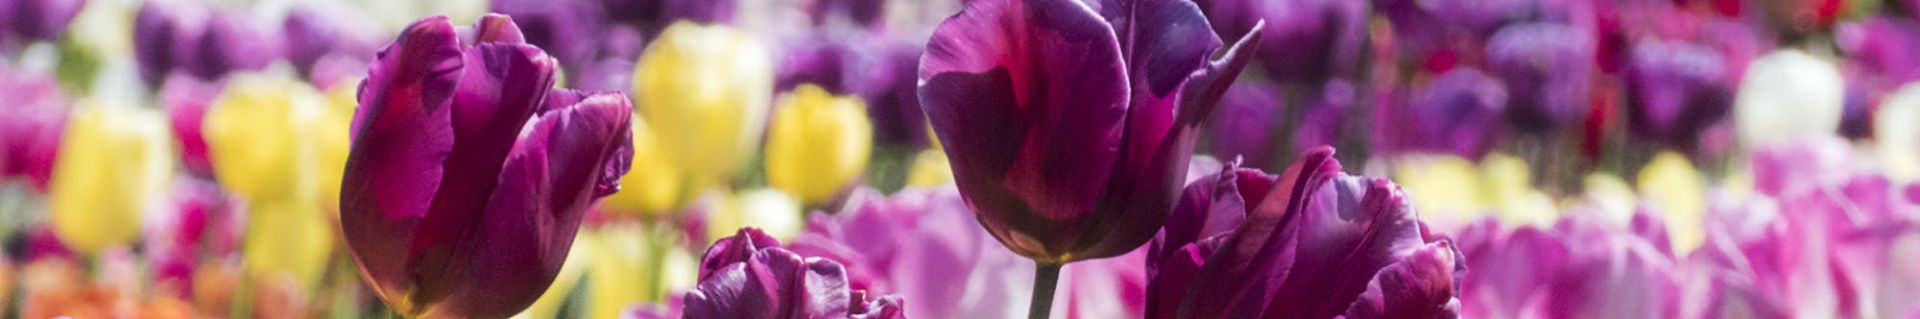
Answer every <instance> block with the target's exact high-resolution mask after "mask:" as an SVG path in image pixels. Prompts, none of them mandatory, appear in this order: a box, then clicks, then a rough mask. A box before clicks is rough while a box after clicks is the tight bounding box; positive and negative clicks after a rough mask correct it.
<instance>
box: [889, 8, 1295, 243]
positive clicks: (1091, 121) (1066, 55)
mask: <svg viewBox="0 0 1920 319" xmlns="http://www.w3.org/2000/svg"><path fill="white" fill-rule="evenodd" d="M1104 7H1106V8H1107V10H1103V11H1101V12H1100V13H1096V12H1095V11H1093V10H1092V9H1091V8H1088V7H1087V6H1086V5H1085V4H1082V3H1080V2H1077V1H1073V0H1034V1H1010V0H976V1H971V2H968V3H967V4H966V8H965V9H962V10H961V12H960V13H958V14H956V15H954V16H952V17H950V18H948V19H947V20H946V21H944V22H942V23H941V24H940V26H939V27H938V28H936V29H935V30H934V34H933V38H932V40H931V41H930V43H928V44H927V50H926V55H925V57H924V58H923V59H922V60H921V63H920V77H919V78H920V82H919V83H921V84H920V89H919V97H920V103H921V107H922V108H923V109H924V110H925V111H926V114H927V118H928V119H929V120H930V122H931V123H932V124H933V129H934V132H935V134H936V135H938V138H939V139H940V142H941V144H942V145H943V146H945V147H946V151H947V154H948V156H950V159H949V160H950V161H951V162H950V163H951V165H952V166H953V167H952V168H953V172H954V176H955V178H954V180H955V182H956V183H957V184H958V185H959V188H960V193H961V194H962V196H963V197H965V198H966V200H967V203H968V205H969V206H970V207H972V208H973V210H974V213H975V214H976V217H977V219H978V220H979V221H980V224H981V225H982V226H984V227H986V228H987V230H988V232H990V233H993V234H994V237H995V238H997V239H999V240H1000V242H1001V243H1002V244H1005V245H1006V246H1007V247H1008V248H1009V249H1011V250H1013V251H1014V252H1015V253H1017V254H1020V255H1021V256H1025V257H1028V258H1032V259H1034V260H1036V261H1039V262H1041V263H1050V264H1060V263H1065V262H1071V261H1075V260H1084V259H1092V258H1102V257H1110V256H1116V255H1119V254H1122V253H1126V252H1127V251H1131V250H1133V249H1134V248H1135V247H1139V246H1140V244H1142V243H1145V242H1146V240H1147V239H1149V238H1150V237H1152V235H1153V232H1154V230H1155V229H1157V228H1159V225H1160V222H1161V221H1162V220H1163V219H1165V218H1166V214H1167V212H1168V211H1169V210H1171V209H1172V208H1173V199H1174V197H1175V196H1176V195H1177V194H1178V193H1179V187H1180V182H1181V181H1183V180H1185V176H1184V173H1185V172H1186V168H1187V160H1188V159H1189V157H1190V156H1191V154H1192V149H1193V143H1194V136H1195V135H1196V132H1197V131H1198V126H1199V124H1201V122H1203V121H1204V120H1205V118H1206V115H1207V114H1209V113H1211V112H1212V110H1211V109H1212V108H1213V105H1214V102H1216V101H1218V100H1219V98H1220V96H1221V95H1222V94H1224V93H1225V91H1226V89H1227V87H1228V86H1229V85H1230V84H1231V83H1232V81H1233V79H1234V78H1235V77H1237V76H1238V73H1239V71H1240V70H1241V69H1242V68H1244V67H1245V65H1246V64H1245V63H1246V60H1247V56H1248V55H1249V54H1248V53H1249V51H1250V50H1252V49H1251V48H1248V47H1247V46H1249V45H1254V44H1251V43H1254V42H1257V41H1258V40H1257V36H1258V32H1255V33H1250V34H1248V36H1247V37H1243V38H1242V39H1241V40H1240V41H1239V42H1238V43H1236V44H1235V45H1234V48H1233V49H1230V50H1227V52H1226V53H1225V54H1224V55H1223V56H1224V58H1223V60H1218V61H1212V62H1209V61H1208V60H1207V59H1208V58H1209V57H1212V56H1214V55H1215V53H1217V52H1215V51H1216V50H1218V49H1219V48H1220V47H1221V43H1220V40H1219V38H1217V37H1216V36H1214V34H1213V32H1212V29H1211V28H1210V27H1208V26H1207V21H1206V19H1205V18H1204V17H1202V16H1201V15H1200V11H1199V9H1198V8H1197V7H1195V6H1194V5H1193V3H1191V2H1187V1H1185V0H1139V1H1122V3H1120V4H1116V5H1106V6H1104ZM1102 14H1105V16H1106V17H1108V18H1104V19H1103V18H1102ZM1116 35H1126V36H1125V37H1117V36H1116Z"/></svg>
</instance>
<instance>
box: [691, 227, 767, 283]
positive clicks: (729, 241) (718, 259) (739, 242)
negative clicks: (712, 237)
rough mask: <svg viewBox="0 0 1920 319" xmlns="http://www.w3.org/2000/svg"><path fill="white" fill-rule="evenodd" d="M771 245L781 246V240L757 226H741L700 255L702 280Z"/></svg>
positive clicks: (749, 257)
mask: <svg viewBox="0 0 1920 319" xmlns="http://www.w3.org/2000/svg"><path fill="white" fill-rule="evenodd" d="M770 247H780V240H777V239H773V237H772V236H767V234H766V233H764V232H761V231H760V229H757V228H752V227H748V228H741V229H740V232H739V233H737V234H735V235H733V236H729V237H726V238H721V239H720V240H719V241H715V242H713V245H712V246H707V252H706V253H705V254H703V255H702V256H701V257H700V281H701V282H706V281H707V279H708V278H709V277H712V276H714V275H715V274H716V273H717V272H719V271H720V270H721V268H725V267H727V265H728V264H732V263H741V262H746V261H747V260H748V259H751V258H752V257H753V252H755V251H759V250H760V249H764V248H770Z"/></svg>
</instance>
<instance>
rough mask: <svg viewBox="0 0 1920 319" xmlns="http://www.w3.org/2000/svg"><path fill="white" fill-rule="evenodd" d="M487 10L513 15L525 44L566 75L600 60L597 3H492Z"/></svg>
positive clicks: (602, 22)
mask: <svg viewBox="0 0 1920 319" xmlns="http://www.w3.org/2000/svg"><path fill="white" fill-rule="evenodd" d="M490 8H491V10H493V12H498V13H500V14H505V15H510V16H513V17H514V22H515V23H516V24H519V25H520V30H521V31H524V32H525V34H526V37H527V43H529V44H533V45H534V46H537V47H540V48H543V49H546V50H547V51H548V52H551V53H552V54H553V56H554V58H556V59H559V60H560V64H561V65H565V66H567V71H568V72H575V73H577V72H578V71H577V70H580V69H582V68H584V67H585V66H586V65H589V64H591V63H594V62H596V61H597V60H599V57H598V53H599V50H600V44H601V41H602V40H604V38H602V35H603V34H604V33H605V32H606V29H607V23H606V21H605V20H606V18H605V16H604V14H603V13H601V12H602V9H601V8H600V7H599V1H598V0H552V1H549V0H514V1H493V2H492V4H491V5H490ZM629 72H631V70H629ZM570 80H571V79H570Z"/></svg>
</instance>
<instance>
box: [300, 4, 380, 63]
mask: <svg viewBox="0 0 1920 319" xmlns="http://www.w3.org/2000/svg"><path fill="white" fill-rule="evenodd" d="M352 19H353V18H352V16H350V15H348V14H346V13H343V12H341V11H340V10H334V9H332V8H327V7H321V6H315V5H302V6H295V7H293V9H291V10H289V11H287V18H286V21H283V22H281V24H280V34H281V36H282V37H284V38H285V39H286V44H287V48H286V49H287V60H289V61H290V62H293V66H294V68H296V69H298V70H299V71H300V73H301V74H307V75H308V77H313V76H312V74H314V70H313V69H314V65H315V64H318V63H320V60H321V59H322V58H325V57H328V56H333V55H342V56H347V57H352V58H355V59H362V60H364V59H366V58H367V57H370V56H372V55H373V52H374V50H375V49H378V47H377V46H378V45H379V43H378V41H379V40H378V38H377V37H375V36H371V33H369V32H366V31H365V30H364V29H360V28H357V26H358V24H353V23H349V22H351V21H353V20H352Z"/></svg>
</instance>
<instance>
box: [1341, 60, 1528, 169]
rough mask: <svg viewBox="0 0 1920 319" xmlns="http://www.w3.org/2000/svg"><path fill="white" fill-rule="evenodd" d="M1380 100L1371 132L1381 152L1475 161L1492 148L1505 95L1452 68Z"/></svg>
mask: <svg viewBox="0 0 1920 319" xmlns="http://www.w3.org/2000/svg"><path fill="white" fill-rule="evenodd" d="M1382 100H1385V101H1386V102H1382V103H1380V105H1382V106H1383V108H1385V110H1381V111H1378V112H1376V115H1375V116H1376V118H1375V120H1376V121H1377V122H1376V123H1374V130H1375V131H1376V132H1375V134H1376V136H1377V138H1379V139H1380V140H1379V141H1376V142H1378V143H1382V144H1384V145H1383V148H1384V149H1387V150H1397V151H1430V152H1442V153H1449V154H1455V155H1460V156H1463V157H1467V158H1472V159H1479V158H1480V157H1482V156H1486V154H1487V153H1488V152H1491V151H1493V147H1494V145H1496V144H1498V141H1499V137H1500V135H1499V134H1500V133H1501V131H1500V126H1499V124H1500V120H1501V115H1502V114H1504V111H1503V110H1504V109H1505V108H1506V106H1507V90H1506V88H1505V87H1504V86H1501V84H1500V82H1499V80H1496V79H1494V78H1493V77H1491V76H1488V75H1487V74H1486V73H1481V72H1480V71H1478V70H1474V69H1470V68H1455V69H1453V70H1452V71H1447V72H1446V73H1442V74H1440V75H1438V76H1436V77H1434V78H1433V79H1432V80H1431V81H1430V82H1428V83H1426V84H1425V86H1424V87H1419V88H1415V89H1412V90H1411V91H1399V92H1389V93H1388V94H1385V96H1383V97H1382ZM1401 101H1404V102H1401Z"/></svg>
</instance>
